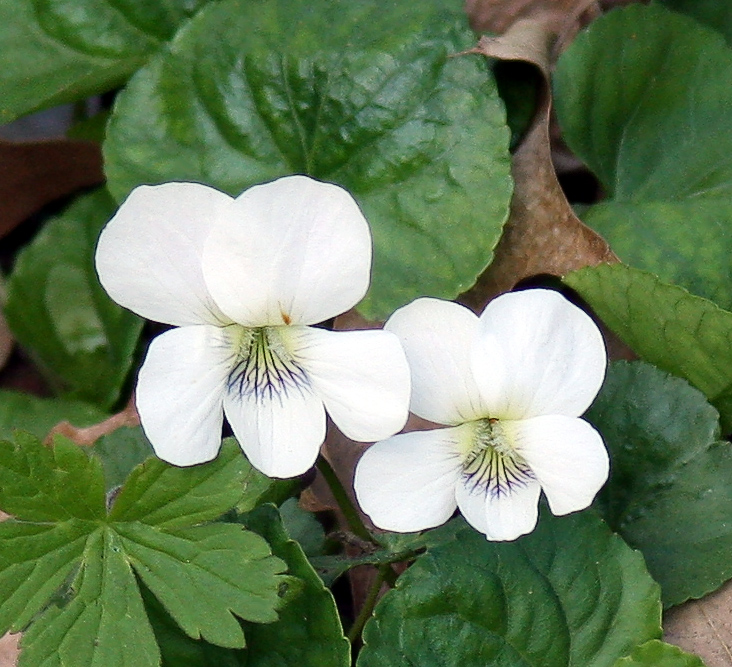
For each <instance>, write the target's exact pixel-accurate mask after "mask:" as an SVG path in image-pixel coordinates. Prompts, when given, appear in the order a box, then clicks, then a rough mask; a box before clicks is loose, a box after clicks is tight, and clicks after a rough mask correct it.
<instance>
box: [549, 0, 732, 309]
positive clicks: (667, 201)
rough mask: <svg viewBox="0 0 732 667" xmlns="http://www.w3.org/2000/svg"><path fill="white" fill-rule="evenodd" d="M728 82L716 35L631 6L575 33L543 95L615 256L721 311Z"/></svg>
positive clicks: (729, 218) (726, 296) (728, 178)
mask: <svg viewBox="0 0 732 667" xmlns="http://www.w3.org/2000/svg"><path fill="white" fill-rule="evenodd" d="M718 4H719V3H718ZM641 36H642V38H641ZM608 44H614V45H616V48H613V49H608V48H607V45H608ZM730 77H732V50H730V48H729V47H728V46H727V45H726V44H725V43H724V40H723V39H722V37H721V35H720V34H719V33H717V32H715V31H714V30H711V29H709V28H705V27H704V26H702V25H700V24H699V23H697V22H696V21H694V20H692V19H690V18H687V17H685V16H682V15H680V14H677V13H675V12H672V11H669V10H667V9H665V8H664V7H663V6H661V5H658V4H651V5H650V6H641V5H639V4H634V5H632V6H629V7H626V8H623V9H619V10H616V11H612V12H609V13H608V14H607V15H605V16H604V17H602V18H600V19H598V20H597V21H593V22H592V24H591V25H590V26H589V27H588V28H587V30H585V31H584V32H583V33H582V34H581V35H579V36H578V38H577V39H576V40H575V41H574V42H573V44H572V45H571V46H570V48H569V49H567V51H566V52H565V53H564V54H563V56H562V57H561V58H560V60H559V63H558V66H557V70H556V74H555V89H556V90H555V92H556V95H555V98H554V100H555V104H556V109H557V114H558V117H559V121H560V123H561V125H562V128H563V130H564V137H565V138H566V140H567V143H568V144H569V146H570V148H572V150H573V151H574V152H576V153H577V155H578V156H579V157H580V158H581V159H582V160H583V161H584V162H585V163H586V164H587V165H588V166H589V167H590V169H591V170H592V171H593V172H594V173H595V174H596V175H597V176H598V178H599V179H600V181H601V182H602V185H603V187H604V189H605V190H606V191H607V193H608V198H607V199H606V200H604V201H602V202H600V203H599V204H597V205H595V206H591V207H589V208H588V209H586V210H585V211H584V212H583V215H582V217H583V220H584V221H585V222H587V223H588V224H589V225H590V226H591V227H593V228H594V229H596V230H597V231H598V232H600V234H602V235H603V236H604V237H605V238H606V239H607V240H608V242H609V243H610V245H611V247H612V248H613V250H614V251H615V252H616V253H617V255H618V256H619V257H620V259H621V260H622V261H624V262H626V263H628V264H631V265H633V266H636V267H638V268H640V269H645V270H648V271H651V272H653V273H656V274H658V275H659V276H660V277H661V278H662V280H664V281H665V282H670V283H675V284H679V285H682V286H683V287H685V288H686V289H688V290H689V291H691V292H692V293H695V294H699V295H701V296H704V297H706V298H709V299H712V300H713V301H715V302H717V303H719V304H720V305H721V306H722V307H724V308H732V266H731V265H730V263H729V255H730V253H731V252H732V236H731V235H730V234H729V233H728V230H729V228H730V225H732V125H731V124H730V123H729V122H728V120H729V108H730V106H732V90H730V87H729V85H728V81H729V80H730ZM700 239H703V242H701V243H700Z"/></svg>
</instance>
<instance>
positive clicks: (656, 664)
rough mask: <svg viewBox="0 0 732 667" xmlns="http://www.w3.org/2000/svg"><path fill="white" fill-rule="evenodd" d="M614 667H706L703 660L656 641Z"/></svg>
mask: <svg viewBox="0 0 732 667" xmlns="http://www.w3.org/2000/svg"><path fill="white" fill-rule="evenodd" d="M614 667H705V666H704V663H703V662H702V660H701V658H699V657H697V656H695V655H691V654H690V653H685V652H684V651H682V650H681V649H680V648H678V646H672V645H671V644H664V643H663V642H661V641H658V640H657V639H654V640H652V641H650V642H646V643H645V644H641V645H640V646H638V647H637V648H636V649H635V650H634V651H633V653H631V654H630V655H629V656H627V657H626V658H621V659H620V660H618V661H617V662H616V663H615V665H614Z"/></svg>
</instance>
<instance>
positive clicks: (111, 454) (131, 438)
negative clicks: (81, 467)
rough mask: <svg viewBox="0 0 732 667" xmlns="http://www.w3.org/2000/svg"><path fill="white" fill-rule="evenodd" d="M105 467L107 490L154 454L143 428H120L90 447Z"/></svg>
mask: <svg viewBox="0 0 732 667" xmlns="http://www.w3.org/2000/svg"><path fill="white" fill-rule="evenodd" d="M90 451H91V452H92V454H94V455H95V456H97V457H98V458H99V460H100V461H101V462H102V467H103V468H104V479H105V481H106V488H107V491H110V490H111V489H114V488H115V487H118V486H119V485H120V484H122V482H124V481H125V479H127V476H128V475H129V474H130V473H131V472H132V469H133V468H134V467H135V466H137V465H138V464H140V463H143V462H144V461H146V460H147V459H148V458H150V457H151V456H152V455H153V449H152V445H151V444H150V442H149V441H148V439H147V438H146V437H145V434H144V433H143V431H142V428H140V427H139V426H135V427H134V428H127V427H123V428H118V429H117V430H115V431H112V432H111V433H108V434H107V435H104V436H102V437H101V438H99V440H97V441H96V442H95V443H94V446H93V447H91V448H90Z"/></svg>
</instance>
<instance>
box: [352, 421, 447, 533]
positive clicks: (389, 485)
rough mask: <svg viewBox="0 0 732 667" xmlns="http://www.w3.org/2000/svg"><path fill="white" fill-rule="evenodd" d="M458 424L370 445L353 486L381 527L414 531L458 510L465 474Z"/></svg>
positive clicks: (442, 520)
mask: <svg viewBox="0 0 732 667" xmlns="http://www.w3.org/2000/svg"><path fill="white" fill-rule="evenodd" d="M459 436H460V433H459V432H458V430H457V429H453V428H446V429H438V430H435V431H413V432H411V433H403V434H401V435H395V436H394V437H393V438H389V439H388V440H382V441H381V442H377V443H376V444H374V445H372V446H371V447H369V449H367V450H366V452H365V453H364V455H363V456H362V457H361V459H360V460H359V462H358V465H357V466H356V476H355V478H354V482H353V488H354V490H355V492H356V498H357V499H358V503H359V505H360V506H361V509H363V511H364V512H365V513H366V514H368V516H369V517H370V518H371V520H372V521H373V522H374V524H375V525H376V526H378V527H379V528H383V529H384V530H392V531H396V532H399V533H411V532H414V531H418V530H425V529H427V528H433V527H435V526H439V525H440V524H443V523H445V521H447V520H448V519H449V518H450V517H451V516H452V514H453V512H454V511H455V507H456V504H455V483H456V482H457V479H458V476H459V474H460V457H459V455H458V453H457V451H458V446H457V443H456V439H457V438H458V437H459Z"/></svg>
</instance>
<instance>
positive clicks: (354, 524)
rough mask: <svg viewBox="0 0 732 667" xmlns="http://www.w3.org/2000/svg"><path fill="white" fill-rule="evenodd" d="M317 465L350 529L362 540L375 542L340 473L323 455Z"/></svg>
mask: <svg viewBox="0 0 732 667" xmlns="http://www.w3.org/2000/svg"><path fill="white" fill-rule="evenodd" d="M317 465H318V470H320V473H321V474H322V475H323V477H324V478H325V481H326V482H327V483H328V486H329V487H330V491H331V493H332V494H333V497H334V498H335V500H336V502H337V503H338V507H340V509H341V512H343V516H344V517H345V519H346V523H347V524H348V529H349V530H350V531H351V532H352V533H353V534H354V535H356V537H360V538H361V539H362V540H366V541H367V542H371V543H375V542H374V538H373V536H372V535H371V533H369V531H368V530H367V528H366V526H364V524H363V521H361V517H360V516H359V514H358V510H356V507H355V506H354V504H353V503H352V502H351V498H350V497H349V496H348V494H347V493H346V489H345V488H344V487H343V484H341V480H340V479H338V475H336V472H335V470H333V467H332V466H331V465H330V463H328V461H327V460H326V458H325V457H324V456H322V455H320V456H318V464H317Z"/></svg>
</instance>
